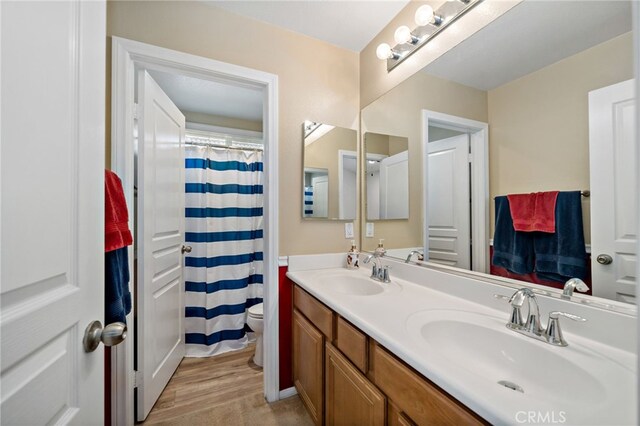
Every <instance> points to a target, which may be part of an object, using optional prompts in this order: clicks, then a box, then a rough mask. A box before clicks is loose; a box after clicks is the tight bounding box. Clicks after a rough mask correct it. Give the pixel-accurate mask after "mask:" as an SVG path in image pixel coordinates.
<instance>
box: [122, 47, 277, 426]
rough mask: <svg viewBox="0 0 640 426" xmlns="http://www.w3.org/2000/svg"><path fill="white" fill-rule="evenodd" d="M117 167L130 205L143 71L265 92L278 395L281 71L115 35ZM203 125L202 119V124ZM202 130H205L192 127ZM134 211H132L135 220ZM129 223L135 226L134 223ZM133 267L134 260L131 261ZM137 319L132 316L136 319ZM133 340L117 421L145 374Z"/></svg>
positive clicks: (269, 288) (272, 374)
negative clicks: (253, 67)
mask: <svg viewBox="0 0 640 426" xmlns="http://www.w3.org/2000/svg"><path fill="white" fill-rule="evenodd" d="M112 43H113V44H112V68H113V72H112V76H113V78H112V168H113V170H114V171H115V172H116V173H117V174H118V175H119V176H120V177H121V179H122V182H123V187H124V191H125V197H126V199H127V203H128V205H130V206H132V205H134V184H135V175H136V170H135V161H134V159H135V157H134V153H135V149H134V147H135V142H136V141H135V137H134V130H135V121H134V114H135V112H136V106H135V89H136V85H135V82H136V78H137V75H138V73H139V72H140V71H148V72H151V73H165V74H169V75H174V76H182V77H185V78H196V79H200V80H203V81H207V82H215V83H219V84H226V85H229V86H231V87H236V88H250V89H252V90H254V91H258V92H259V93H260V94H261V96H262V100H263V103H262V114H261V116H262V123H263V129H262V134H263V140H264V235H263V252H264V257H263V261H264V270H263V275H264V284H263V289H264V291H263V298H264V336H265V338H264V396H265V397H266V399H267V401H269V402H272V401H276V400H278V399H279V383H278V333H277V330H278V317H277V313H278V311H277V306H278V295H277V286H278V282H277V279H278V272H277V261H276V259H277V255H278V241H277V238H278V231H277V226H278V223H277V221H278V216H277V204H278V192H277V190H278V184H277V142H278V139H277V122H278V120H277V76H275V75H272V74H268V73H264V72H261V71H256V70H251V69H248V68H244V67H239V66H235V65H231V64H226V63H222V62H219V61H215V60H212V59H208V58H203V57H198V56H194V55H190V54H186V53H182V52H177V51H173V50H169V49H164V48H160V47H157V46H151V45H148V44H144V43H139V42H135V41H131V40H126V39H122V38H118V37H113V39H112ZM199 124H202V123H199ZM193 130H198V131H202V129H193ZM134 217H135V215H131V217H130V220H131V221H132V222H133V218H134ZM130 227H132V228H133V227H134V224H133V223H130ZM130 262H131V263H132V264H131V265H130V268H131V270H134V269H133V259H132V260H131V261H130ZM133 314H134V315H135V312H134V313H133ZM131 323H133V318H131ZM136 331H137V330H133V333H130V339H128V344H126V345H121V347H119V348H118V350H116V351H114V353H113V356H112V389H113V391H112V398H111V402H112V413H113V419H114V421H115V422H116V423H118V424H130V423H131V422H132V420H133V418H134V413H133V410H134V407H133V400H134V387H135V384H136V382H138V383H140V382H141V379H142V375H141V373H140V372H135V370H134V348H133V346H134V345H133V341H134V340H135V339H131V337H132V334H133V335H135V333H136Z"/></svg>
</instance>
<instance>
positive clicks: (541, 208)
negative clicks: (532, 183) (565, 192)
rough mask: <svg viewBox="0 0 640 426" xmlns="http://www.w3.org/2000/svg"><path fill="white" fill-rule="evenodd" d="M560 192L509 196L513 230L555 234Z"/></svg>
mask: <svg viewBox="0 0 640 426" xmlns="http://www.w3.org/2000/svg"><path fill="white" fill-rule="evenodd" d="M558 192H559V191H549V192H535V193H531V194H513V195H507V198H508V199H509V210H511V219H512V220H513V229H515V230H516V231H524V232H533V231H540V232H547V233H550V234H553V233H555V232H556V199H557V198H558Z"/></svg>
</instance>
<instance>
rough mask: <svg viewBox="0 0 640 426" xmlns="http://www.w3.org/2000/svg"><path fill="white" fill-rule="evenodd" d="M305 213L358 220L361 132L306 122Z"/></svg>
mask: <svg viewBox="0 0 640 426" xmlns="http://www.w3.org/2000/svg"><path fill="white" fill-rule="evenodd" d="M303 134H304V159H303V164H304V166H303V167H304V169H303V188H302V191H303V194H304V195H303V199H302V217H303V218H309V219H332V220H354V219H355V218H356V204H357V187H356V182H357V179H356V177H357V154H356V153H357V143H358V136H357V132H356V131H355V130H352V129H345V128H343V127H336V126H331V125H329V124H323V123H319V122H315V121H306V122H305V123H304V124H303Z"/></svg>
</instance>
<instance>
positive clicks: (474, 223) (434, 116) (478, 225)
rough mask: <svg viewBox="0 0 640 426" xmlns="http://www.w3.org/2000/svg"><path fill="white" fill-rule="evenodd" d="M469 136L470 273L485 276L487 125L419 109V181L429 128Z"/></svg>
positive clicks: (425, 195) (425, 196)
mask: <svg viewBox="0 0 640 426" xmlns="http://www.w3.org/2000/svg"><path fill="white" fill-rule="evenodd" d="M430 125H432V126H436V127H440V128H444V129H449V130H456V131H460V132H464V133H468V134H469V147H470V149H471V156H470V158H469V161H470V163H471V174H470V178H471V241H472V245H471V259H472V266H471V270H473V271H477V272H484V273H489V259H490V256H489V217H490V216H489V124H488V123H484V122H482V121H476V120H470V119H468V118H463V117H457V116H455V115H449V114H443V113H441V112H436V111H430V110H426V109H423V110H422V179H423V181H424V180H425V179H426V177H427V176H428V170H429V150H428V147H427V144H428V143H429V126H430ZM427 186H428V185H422V211H423V212H424V213H423V224H422V232H423V235H422V241H423V244H424V246H425V247H424V249H425V254H426V253H427V251H426V250H427V242H428V241H429V240H428V238H429V227H428V226H427V223H428V216H427V211H428V210H427V205H428V204H427V203H428V192H429V191H428V188H427Z"/></svg>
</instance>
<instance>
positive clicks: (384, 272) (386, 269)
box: [382, 265, 391, 283]
mask: <svg viewBox="0 0 640 426" xmlns="http://www.w3.org/2000/svg"><path fill="white" fill-rule="evenodd" d="M389 269H391V266H389V265H384V266H383V267H382V281H383V282H385V283H390V282H391V279H390V278H389Z"/></svg>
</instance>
